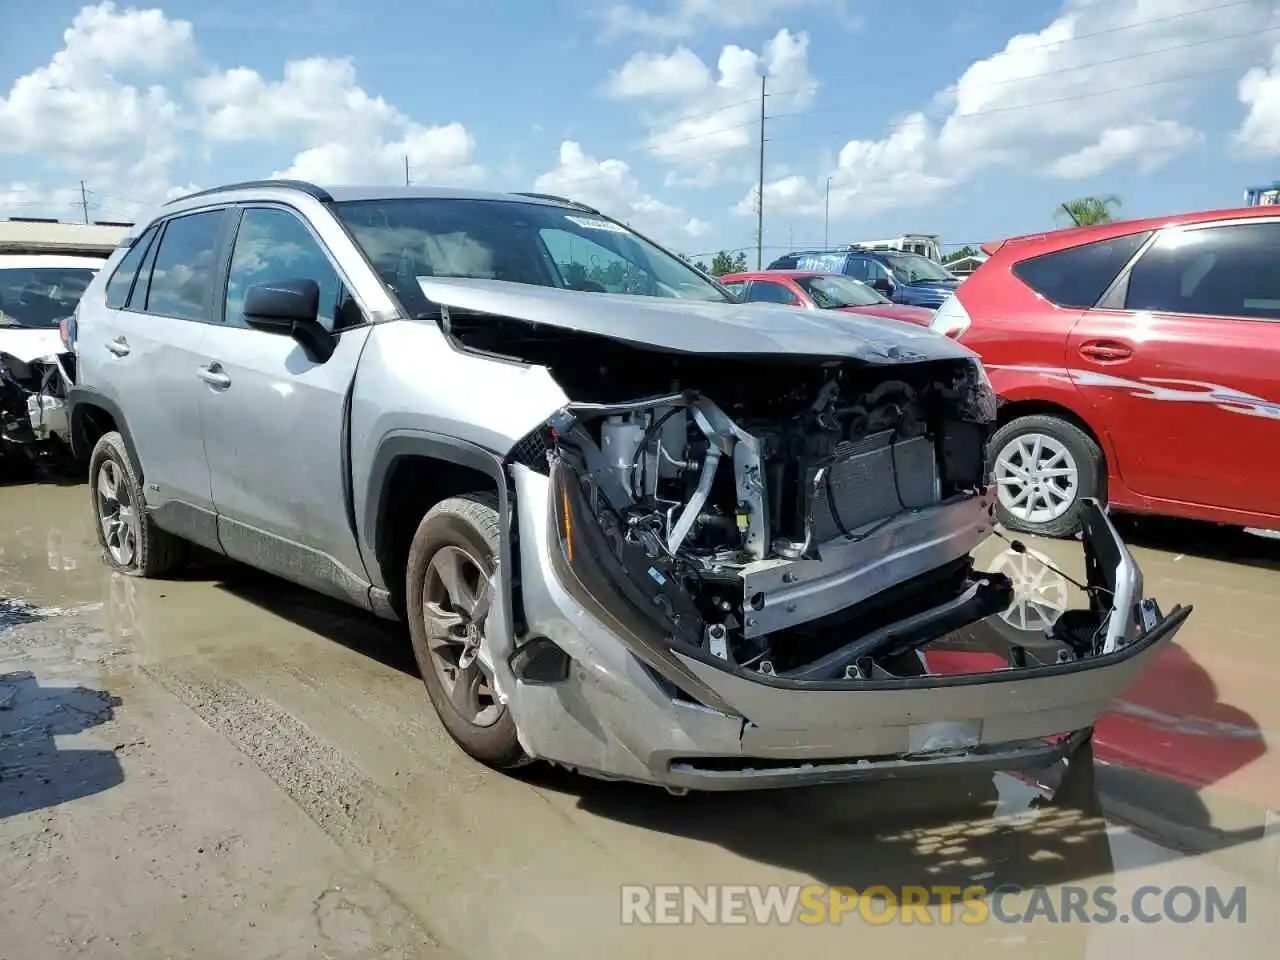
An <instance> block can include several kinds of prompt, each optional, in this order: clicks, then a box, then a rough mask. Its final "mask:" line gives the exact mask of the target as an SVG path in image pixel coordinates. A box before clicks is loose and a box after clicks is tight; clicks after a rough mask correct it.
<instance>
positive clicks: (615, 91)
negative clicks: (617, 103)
mask: <svg viewBox="0 0 1280 960" xmlns="http://www.w3.org/2000/svg"><path fill="white" fill-rule="evenodd" d="M712 82H713V81H712V79H711V71H710V70H708V69H707V65H706V64H705V63H703V62H702V58H700V57H699V56H698V55H697V54H695V53H694V52H693V51H692V50H690V49H688V48H687V47H677V48H676V51H675V52H674V53H672V54H670V55H669V56H663V55H661V54H656V53H637V54H636V55H635V56H633V57H632V58H631V59H630V60H628V61H627V62H626V63H624V64H623V65H622V67H621V69H619V70H616V71H614V72H613V73H612V74H610V76H609V80H608V82H607V83H606V84H605V93H607V94H608V95H609V96H611V97H618V98H620V99H621V98H627V97H679V96H684V95H686V94H694V93H701V92H702V91H704V90H706V89H707V88H709V87H710V86H711V84H712Z"/></svg>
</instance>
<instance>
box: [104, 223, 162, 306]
mask: <svg viewBox="0 0 1280 960" xmlns="http://www.w3.org/2000/svg"><path fill="white" fill-rule="evenodd" d="M158 229H159V227H152V228H151V229H150V230H148V231H147V232H146V233H144V234H143V235H142V236H140V237H139V238H138V240H137V242H136V243H134V245H133V246H132V247H130V248H129V252H128V253H126V254H125V255H124V256H123V257H122V258H121V259H120V264H119V265H118V266H117V267H116V272H115V273H113V274H112V275H111V279H110V280H108V281H107V306H108V307H110V308H111V309H112V310H119V309H120V308H121V307H123V306H124V304H125V301H126V300H128V299H129V291H130V290H131V289H133V278H134V277H136V276H137V275H138V264H140V263H141V262H142V258H143V257H144V256H146V254H147V248H148V247H150V246H151V241H152V240H154V239H155V236H156V231H157V230H158Z"/></svg>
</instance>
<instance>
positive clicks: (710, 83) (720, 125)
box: [606, 30, 818, 185]
mask: <svg viewBox="0 0 1280 960" xmlns="http://www.w3.org/2000/svg"><path fill="white" fill-rule="evenodd" d="M808 53H809V37H808V35H807V34H804V33H799V34H794V33H792V32H791V31H789V30H779V31H778V32H777V33H776V34H775V35H774V37H773V39H771V40H770V41H769V42H768V43H767V44H766V45H765V47H764V50H763V51H762V52H760V53H755V52H754V51H751V50H746V49H744V48H742V47H738V46H733V45H729V46H726V47H724V48H723V50H721V52H720V58H719V60H718V61H717V63H716V70H715V72H714V73H713V72H712V70H711V69H710V68H709V67H708V66H707V65H706V64H705V63H704V62H703V61H702V60H701V59H700V58H699V57H698V56H697V55H696V54H694V53H692V52H691V51H689V50H688V49H686V48H684V47H678V48H677V49H676V50H675V51H674V52H673V53H671V54H669V55H666V56H661V55H654V54H637V55H636V56H634V57H632V58H631V59H630V60H628V61H627V62H626V63H625V64H624V65H623V67H622V68H621V69H620V70H619V71H617V73H615V74H613V76H612V77H611V78H610V81H609V84H608V85H607V87H606V89H607V91H608V92H609V94H610V95H612V96H614V97H618V98H626V99H631V100H634V101H636V102H639V103H641V104H642V105H644V107H645V108H646V116H647V119H648V122H649V136H648V138H647V140H646V142H645V146H646V148H647V150H648V151H649V153H650V155H651V156H653V157H654V158H655V159H657V160H659V161H661V162H662V163H664V164H667V165H669V166H671V167H672V168H673V171H672V173H671V174H670V175H669V176H668V178H667V183H668V185H687V184H696V185H709V184H711V183H715V182H717V181H719V180H722V179H725V178H726V176H727V174H728V173H729V171H730V170H731V169H732V168H731V166H729V164H730V163H731V161H732V159H733V155H734V154H739V153H742V152H743V151H745V150H746V149H747V148H748V147H752V146H754V145H755V144H756V143H757V142H758V140H757V138H758V136H759V132H758V127H757V125H758V123H759V116H760V77H761V76H762V75H764V76H766V77H767V78H768V79H767V90H768V91H769V92H770V97H769V103H770V104H771V105H772V106H773V109H775V110H785V111H787V112H793V113H794V112H799V111H801V110H803V109H805V108H807V107H808V106H809V105H810V104H811V103H812V101H813V97H814V94H815V93H816V91H817V87H818V84H817V82H816V81H815V80H814V78H813V76H812V75H811V74H810V72H809V64H808ZM753 128H754V129H753Z"/></svg>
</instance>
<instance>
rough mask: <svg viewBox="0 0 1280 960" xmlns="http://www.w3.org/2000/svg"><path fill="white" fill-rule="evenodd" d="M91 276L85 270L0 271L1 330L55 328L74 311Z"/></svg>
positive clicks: (31, 268) (43, 268) (77, 268)
mask: <svg viewBox="0 0 1280 960" xmlns="http://www.w3.org/2000/svg"><path fill="white" fill-rule="evenodd" d="M93 274H94V271H93V270H90V269H88V268H87V267H10V268H8V269H0V327H33V328H37V329H47V328H49V327H56V326H57V325H58V323H59V321H61V320H63V319H65V318H66V317H69V316H71V314H73V313H74V312H75V309H76V304H78V303H79V302H80V297H81V296H83V295H84V290H85V287H87V286H89V281H90V280H92V279H93Z"/></svg>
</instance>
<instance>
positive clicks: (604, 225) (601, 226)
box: [565, 216, 629, 233]
mask: <svg viewBox="0 0 1280 960" xmlns="http://www.w3.org/2000/svg"><path fill="white" fill-rule="evenodd" d="M565 219H566V220H568V221H569V222H570V223H576V224H577V225H578V226H580V227H582V228H583V229H584V230H607V231H609V233H628V232H629V231H628V230H627V228H626V227H624V226H622V225H621V224H617V223H610V222H609V221H608V220H593V219H591V218H590V217H571V216H566V217H565Z"/></svg>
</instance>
